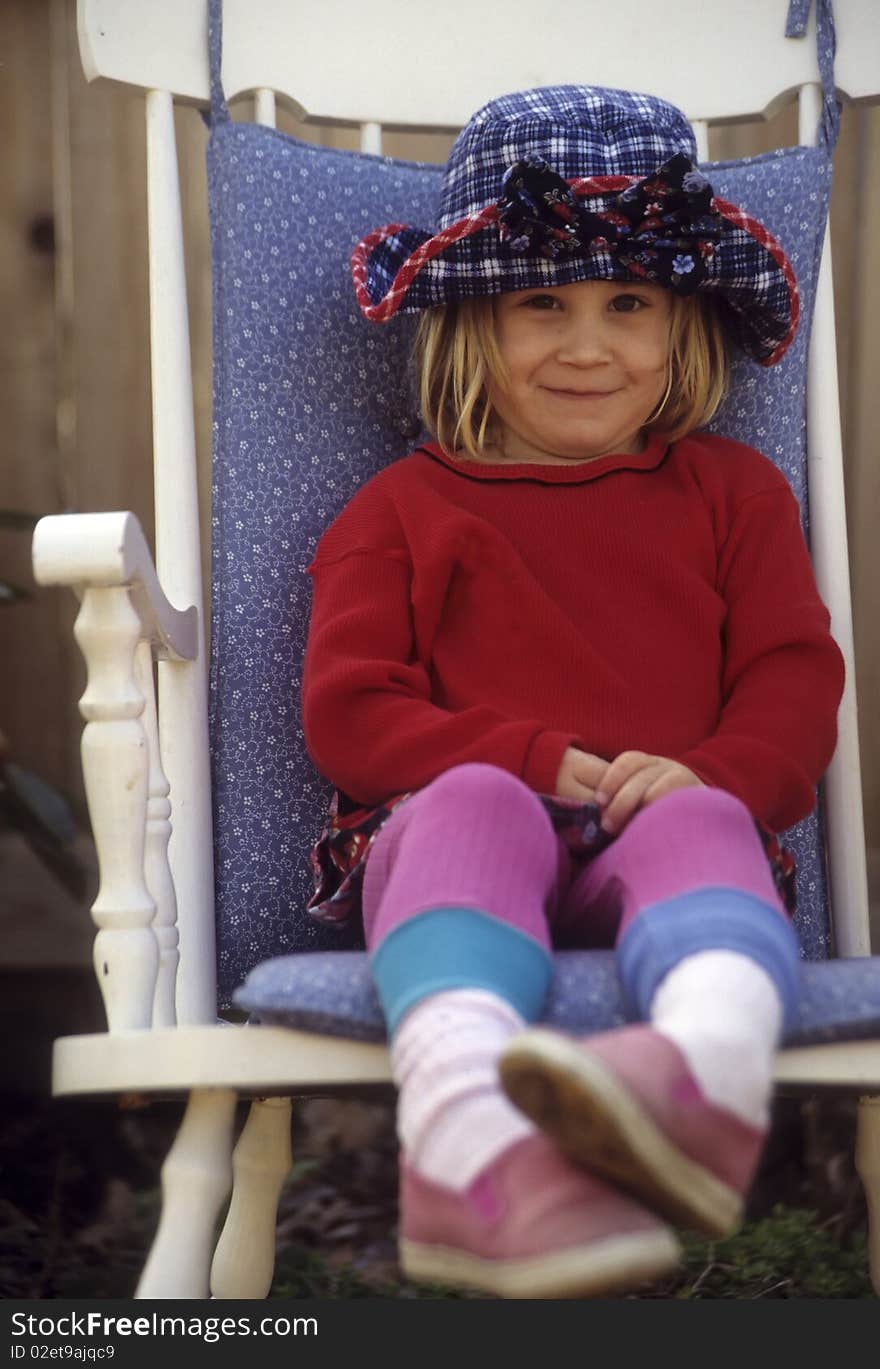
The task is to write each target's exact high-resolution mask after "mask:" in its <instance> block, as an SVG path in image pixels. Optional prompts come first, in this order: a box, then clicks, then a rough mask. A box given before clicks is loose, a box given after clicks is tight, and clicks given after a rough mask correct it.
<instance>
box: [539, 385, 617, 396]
mask: <svg viewBox="0 0 880 1369" xmlns="http://www.w3.org/2000/svg"><path fill="white" fill-rule="evenodd" d="M544 388H545V390H547V392H548V394H551V395H561V396H562V397H563V399H607V398H608V397H609V395H613V394H616V393H617V391H616V390H555V389H554V388H553V386H552V385H545V386H544Z"/></svg>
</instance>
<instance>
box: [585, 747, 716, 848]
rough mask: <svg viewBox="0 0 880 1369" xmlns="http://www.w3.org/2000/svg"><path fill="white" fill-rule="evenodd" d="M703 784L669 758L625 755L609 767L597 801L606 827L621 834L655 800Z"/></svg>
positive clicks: (623, 753) (642, 754) (634, 752)
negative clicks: (693, 785)
mask: <svg viewBox="0 0 880 1369" xmlns="http://www.w3.org/2000/svg"><path fill="white" fill-rule="evenodd" d="M702 783H703V781H702V780H701V779H699V777H698V776H697V775H695V774H694V772H693V770H688V768H687V766H686V765H679V763H678V761H671V760H668V759H667V758H666V756H649V755H647V754H646V753H645V752H644V751H622V752H621V753H620V755H619V756H616V757H615V758H614V760H613V761H611V763H610V764H609V765H608V767H607V769H606V771H605V774H604V776H603V777H602V782H601V785H599V784H597V786H596V788H597V790H598V793H597V794H596V798H597V800H598V801H599V803H600V804H601V805H602V807H603V808H604V810H605V811H604V813H603V814H602V827H603V828H604V830H605V831H606V832H620V831H621V830H622V829H623V828H624V827H625V826H626V824H627V823H628V822H629V820H630V818H631V817H633V815H634V814H635V813H636V812H638V810H639V808H645V807H647V805H648V804H649V803H653V802H654V800H655V799H661V798H662V797H663V795H664V794H669V793H670V792H671V791H672V790H673V789H683V788H685V787H686V786H687V785H690V784H702Z"/></svg>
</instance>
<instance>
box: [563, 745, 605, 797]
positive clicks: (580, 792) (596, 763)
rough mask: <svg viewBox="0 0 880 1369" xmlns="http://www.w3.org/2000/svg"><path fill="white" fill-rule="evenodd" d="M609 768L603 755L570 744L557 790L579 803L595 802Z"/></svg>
mask: <svg viewBox="0 0 880 1369" xmlns="http://www.w3.org/2000/svg"><path fill="white" fill-rule="evenodd" d="M607 769H608V762H607V761H606V760H604V759H603V758H602V756H594V755H592V754H591V753H590V752H589V751H579V750H578V748H577V747H576V746H570V747H569V748H568V750H567V751H566V753H565V755H564V756H563V757H562V764H561V765H560V767H559V774H558V775H557V777H556V791H555V792H556V793H557V794H560V795H561V796H562V798H565V799H577V800H578V802H579V803H595V801H596V790H597V789H598V787H599V784H600V782H601V781H602V779H603V777H604V775H605V772H606V770H607Z"/></svg>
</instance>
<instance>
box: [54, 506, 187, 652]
mask: <svg viewBox="0 0 880 1369" xmlns="http://www.w3.org/2000/svg"><path fill="white" fill-rule="evenodd" d="M33 566H34V578H35V579H36V581H37V584H40V585H69V586H70V587H71V588H72V589H74V590H76V591H77V593H78V594H79V595H80V596H81V595H82V593H83V590H85V589H90V588H113V587H120V586H126V587H127V588H128V590H129V598H130V600H131V604H132V607H133V608H134V610H135V612H136V613H137V615H138V617H139V618H140V621H141V625H142V627H143V635H144V638H145V639H146V640H147V641H149V642H151V643H152V644H153V652H154V655H155V656H157V657H159V658H160V659H162V660H172V661H193V660H195V659H196V656H197V655H198V609H197V608H196V607H195V606H194V605H191V606H190V607H189V608H186V609H178V608H175V607H174V605H173V604H171V603H169V601H168V600H167V599H166V597H165V595H164V593H163V591H162V587H161V585H160V584H159V580H158V578H157V576H156V571H155V569H154V567H153V561H152V557H151V556H150V552H149V548H148V547H147V543H146V540H145V538H144V534H143V532H142V530H141V525H140V523H139V522H138V520H137V518H135V516H134V514H133V513H74V514H53V515H52V516H50V517H48V518H41V519H40V521H39V523H38V524H37V526H36V528H35V529H34V539H33Z"/></svg>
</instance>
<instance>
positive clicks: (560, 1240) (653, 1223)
mask: <svg viewBox="0 0 880 1369" xmlns="http://www.w3.org/2000/svg"><path fill="white" fill-rule="evenodd" d="M679 1253H680V1252H679V1246H678V1242H677V1241H676V1239H675V1236H674V1235H673V1233H672V1232H671V1231H670V1230H669V1229H668V1228H667V1227H665V1226H664V1225H663V1224H662V1223H661V1222H660V1221H658V1219H657V1218H656V1217H655V1216H653V1214H652V1213H649V1212H646V1211H645V1210H644V1209H643V1208H641V1207H640V1206H639V1205H638V1204H637V1203H636V1202H634V1201H633V1199H632V1198H628V1197H625V1196H624V1195H623V1194H620V1193H616V1192H615V1191H614V1190H613V1189H611V1188H609V1187H608V1186H607V1185H606V1184H604V1183H602V1181H601V1180H600V1179H595V1178H593V1176H592V1175H590V1174H585V1173H584V1172H583V1171H582V1170H579V1169H577V1168H576V1167H575V1166H574V1165H572V1164H570V1163H569V1162H568V1161H567V1160H566V1159H565V1158H564V1157H563V1156H561V1155H560V1154H559V1152H558V1150H557V1149H556V1147H555V1146H553V1145H551V1144H550V1142H549V1141H547V1139H546V1138H545V1137H543V1136H541V1135H540V1134H536V1135H534V1136H528V1137H526V1139H525V1140H523V1141H517V1142H516V1143H515V1144H514V1145H512V1146H510V1147H509V1148H508V1149H507V1150H505V1151H504V1152H503V1154H502V1155H500V1156H499V1158H498V1159H497V1160H495V1161H494V1162H493V1163H492V1164H491V1165H488V1166H487V1168H486V1169H484V1170H483V1171H482V1173H481V1174H480V1175H478V1177H477V1178H476V1179H475V1180H474V1181H473V1183H472V1184H471V1185H470V1187H469V1188H467V1189H465V1190H464V1191H463V1192H456V1191H455V1190H454V1189H450V1188H444V1187H441V1186H440V1185H439V1184H435V1183H432V1182H431V1181H429V1180H427V1179H424V1178H422V1177H421V1176H420V1175H419V1174H417V1173H416V1172H415V1171H414V1170H413V1169H412V1168H411V1167H410V1166H409V1165H408V1164H407V1163H406V1161H405V1159H404V1158H403V1157H401V1166H400V1263H401V1268H402V1269H403V1270H404V1272H405V1273H406V1274H407V1275H408V1276H409V1277H411V1278H413V1279H417V1280H421V1281H423V1282H429V1283H443V1284H452V1285H463V1286H465V1287H470V1288H478V1289H482V1290H483V1291H484V1292H487V1293H494V1294H496V1296H498V1297H503V1298H578V1297H581V1298H584V1297H596V1296H600V1295H602V1294H605V1293H610V1292H612V1291H615V1290H621V1289H625V1288H632V1287H633V1286H636V1285H638V1284H640V1283H644V1282H645V1281H647V1280H649V1279H656V1278H659V1277H660V1276H661V1275H662V1274H666V1273H668V1272H670V1271H671V1270H673V1269H675V1267H676V1266H677V1264H678V1259H679Z"/></svg>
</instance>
